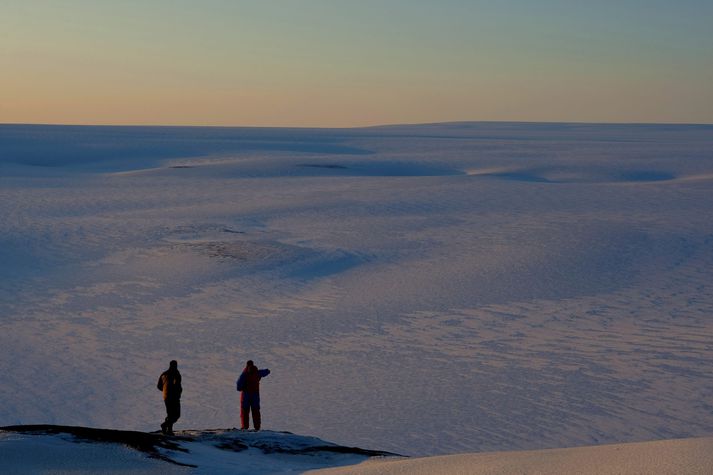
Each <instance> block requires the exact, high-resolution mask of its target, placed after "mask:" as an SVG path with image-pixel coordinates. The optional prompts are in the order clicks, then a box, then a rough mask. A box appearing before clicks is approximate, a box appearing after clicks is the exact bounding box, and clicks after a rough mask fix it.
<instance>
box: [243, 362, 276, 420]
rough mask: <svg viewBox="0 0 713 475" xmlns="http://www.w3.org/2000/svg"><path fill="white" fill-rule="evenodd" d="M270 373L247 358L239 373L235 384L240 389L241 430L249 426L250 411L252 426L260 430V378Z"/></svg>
mask: <svg viewBox="0 0 713 475" xmlns="http://www.w3.org/2000/svg"><path fill="white" fill-rule="evenodd" d="M268 374H270V370H269V369H257V366H255V364H254V363H253V360H249V361H248V363H247V364H246V365H245V369H244V370H243V372H242V373H241V374H240V377H239V378H238V381H237V382H236V386H237V389H238V391H240V393H241V394H240V424H241V427H240V429H241V430H247V429H249V428H250V411H252V413H253V427H255V430H260V380H261V379H262V378H264V377H265V376H267V375H268Z"/></svg>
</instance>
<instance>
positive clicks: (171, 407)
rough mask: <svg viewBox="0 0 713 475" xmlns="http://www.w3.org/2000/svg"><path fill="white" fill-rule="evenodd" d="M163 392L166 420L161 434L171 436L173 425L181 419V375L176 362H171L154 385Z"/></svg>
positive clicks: (162, 425)
mask: <svg viewBox="0 0 713 475" xmlns="http://www.w3.org/2000/svg"><path fill="white" fill-rule="evenodd" d="M156 387H157V388H158V390H159V391H163V402H164V403H165V404H166V420H165V421H163V423H162V424H161V432H163V433H164V434H168V435H173V424H174V423H175V422H176V421H177V420H178V418H179V417H181V393H182V392H183V388H182V387H181V373H179V372H178V362H177V361H176V360H171V363H170V364H169V366H168V369H167V370H166V371H164V372H163V373H161V376H159V378H158V384H157V385H156Z"/></svg>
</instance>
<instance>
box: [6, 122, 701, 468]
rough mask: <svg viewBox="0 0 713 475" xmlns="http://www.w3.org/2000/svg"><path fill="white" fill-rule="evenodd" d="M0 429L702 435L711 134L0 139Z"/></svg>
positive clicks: (45, 134)
mask: <svg viewBox="0 0 713 475" xmlns="http://www.w3.org/2000/svg"><path fill="white" fill-rule="evenodd" d="M0 213H1V215H2V217H3V219H2V220H0V264H1V265H0V325H1V328H2V331H1V332H0V352H1V354H2V358H1V359H0V374H2V375H3V376H2V377H3V382H2V385H0V425H11V424H66V425H83V426H95V427H111V428H116V429H130V430H156V429H157V428H158V424H159V423H160V422H161V421H162V419H163V412H164V410H163V404H162V401H161V395H160V393H159V392H158V391H157V390H156V387H155V384H156V379H157V378H158V375H159V374H160V373H161V371H163V370H164V369H166V368H167V366H168V361H169V360H170V359H173V358H175V359H177V360H178V361H179V369H180V370H181V372H182V374H183V379H184V396H183V411H182V412H183V416H182V418H181V419H180V421H179V422H178V424H177V425H176V428H177V429H182V428H196V429H198V428H205V427H232V426H236V425H238V404H237V402H238V394H237V393H236V392H235V379H236V377H237V375H238V372H239V371H240V370H241V368H242V366H243V365H244V363H245V360H247V359H249V358H251V359H254V360H255V362H256V364H258V366H260V367H268V368H270V369H271V370H272V374H271V375H270V376H269V377H268V378H266V379H265V380H264V381H263V384H262V388H261V389H262V399H263V420H264V422H263V424H264V427H265V428H267V429H274V430H280V431H290V432H294V433H298V434H310V435H314V436H317V437H320V438H322V439H325V440H329V441H332V442H335V443H339V444H343V445H350V446H360V447H365V448H373V449H380V450H387V451H392V452H397V453H401V454H407V455H434V454H448V453H456V452H482V451H493V450H512V449H528V450H529V449H537V448H546V447H570V446H576V445H591V444H601V443H613V442H623V441H641V440H653V439H664V438H674V437H688V436H705V435H710V434H711V433H713V379H711V378H710V368H711V367H712V366H713V319H712V315H713V126H693V125H691V126H685V125H680V126H676V125H587V124H511V123H457V124H435V125H424V126H391V127H377V128H362V129H259V128H235V129H234V128H181V127H177V128H161V127H64V126H24V125H3V126H0Z"/></svg>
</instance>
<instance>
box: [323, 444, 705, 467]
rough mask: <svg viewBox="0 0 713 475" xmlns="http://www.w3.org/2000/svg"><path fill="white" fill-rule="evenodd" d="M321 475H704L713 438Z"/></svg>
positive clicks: (435, 460) (447, 458)
mask: <svg viewBox="0 0 713 475" xmlns="http://www.w3.org/2000/svg"><path fill="white" fill-rule="evenodd" d="M310 473H314V474H315V475H316V474H320V475H372V474H373V475H377V474H378V475H397V474H409V475H421V474H423V475H440V474H443V475H460V474H462V475H515V474H518V475H527V474H538V475H561V474H572V475H574V474H576V475H626V474H630V475H633V474H642V475H643V474H647V475H682V474H686V475H706V474H710V473H713V438H699V439H681V440H665V441H657V442H641V443H630V444H614V445H600V446H596V447H577V448H571V449H550V450H531V451H522V452H494V453H483V454H462V455H444V456H439V457H428V458H417V459H408V460H389V459H386V460H370V461H368V462H364V463H362V464H359V465H355V466H348V467H339V468H330V469H324V470H318V471H314V472H310Z"/></svg>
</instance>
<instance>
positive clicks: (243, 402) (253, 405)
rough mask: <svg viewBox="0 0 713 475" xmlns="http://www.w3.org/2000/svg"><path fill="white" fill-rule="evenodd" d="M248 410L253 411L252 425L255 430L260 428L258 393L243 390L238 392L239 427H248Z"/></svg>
mask: <svg viewBox="0 0 713 475" xmlns="http://www.w3.org/2000/svg"><path fill="white" fill-rule="evenodd" d="M250 412H252V413H253V427H255V430H260V422H261V420H260V419H261V418H260V393H249V392H247V391H243V392H242V393H241V394H240V425H241V429H249V428H250Z"/></svg>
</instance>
